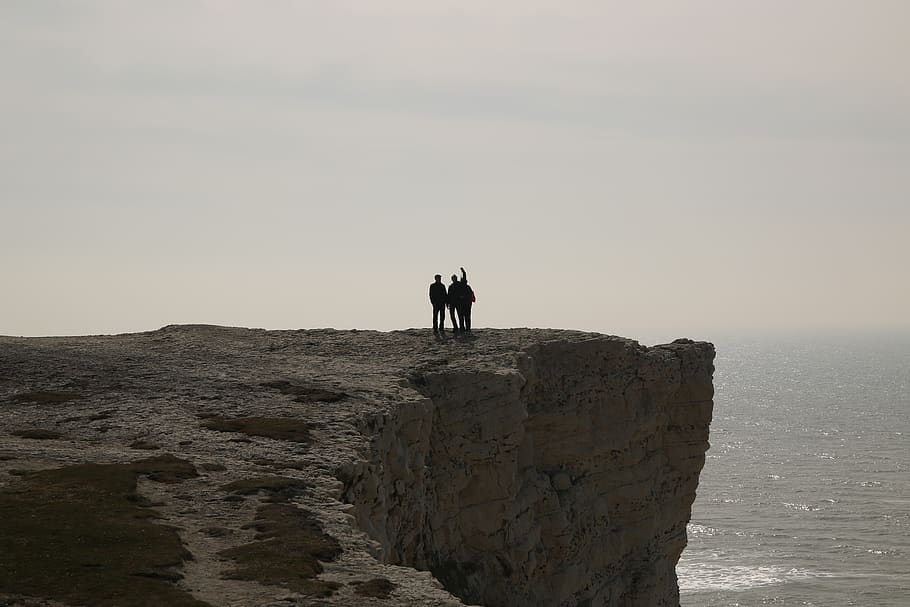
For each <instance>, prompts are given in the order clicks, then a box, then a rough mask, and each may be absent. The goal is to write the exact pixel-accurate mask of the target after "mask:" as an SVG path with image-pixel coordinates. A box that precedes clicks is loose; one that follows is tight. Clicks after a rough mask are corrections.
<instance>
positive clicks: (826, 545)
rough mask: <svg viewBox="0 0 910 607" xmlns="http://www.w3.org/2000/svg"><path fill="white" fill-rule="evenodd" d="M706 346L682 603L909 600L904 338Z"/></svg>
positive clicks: (907, 353)
mask: <svg viewBox="0 0 910 607" xmlns="http://www.w3.org/2000/svg"><path fill="white" fill-rule="evenodd" d="M716 346H717V359H716V362H715V365H716V371H715V375H714V381H715V388H716V393H715V408H714V421H713V422H712V425H711V449H710V450H709V451H708V457H707V461H706V463H705V468H704V470H703V472H702V475H701V480H700V484H699V488H698V497H697V499H696V502H695V505H694V507H693V513H692V522H691V524H690V525H689V529H688V531H689V545H688V547H687V548H686V550H685V552H684V553H683V555H682V558H681V559H680V562H679V564H678V567H677V573H678V577H679V585H680V592H681V595H682V596H681V603H682V605H683V607H714V606H724V607H730V606H739V607H751V606H753V605H786V606H790V605H792V606H797V605H799V606H816V607H843V606H845V605H859V606H863V607H873V606H874V607H907V606H910V335H901V336H887V337H885V336H878V337H850V338H847V337H839V338H834V337H829V338H820V337H814V338H803V339H796V338H788V339H766V340H745V339H741V340H730V341H726V342H725V341H718V342H716Z"/></svg>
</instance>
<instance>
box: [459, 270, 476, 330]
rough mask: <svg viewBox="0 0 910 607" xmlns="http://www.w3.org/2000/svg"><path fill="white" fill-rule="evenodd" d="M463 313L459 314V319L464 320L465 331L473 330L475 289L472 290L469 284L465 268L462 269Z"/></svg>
mask: <svg viewBox="0 0 910 607" xmlns="http://www.w3.org/2000/svg"><path fill="white" fill-rule="evenodd" d="M460 286H461V292H462V293H461V294H462V297H461V311H460V312H459V314H458V316H459V318H462V319H463V320H464V327H463V329H464V330H465V331H470V330H471V307H472V306H473V305H474V289H472V288H471V285H469V284H468V275H467V273H466V272H465V271H464V268H461V285H460Z"/></svg>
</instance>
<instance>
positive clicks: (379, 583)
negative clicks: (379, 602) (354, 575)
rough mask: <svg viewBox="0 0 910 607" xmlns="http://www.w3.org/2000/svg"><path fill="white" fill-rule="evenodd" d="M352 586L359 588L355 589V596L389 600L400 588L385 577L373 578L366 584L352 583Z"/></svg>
mask: <svg viewBox="0 0 910 607" xmlns="http://www.w3.org/2000/svg"><path fill="white" fill-rule="evenodd" d="M351 584H355V585H356V586H357V587H356V588H355V589H354V594H359V595H360V596H369V597H373V598H376V599H387V598H389V595H391V594H392V591H393V590H395V589H396V588H398V584H394V583H392V582H390V581H389V580H387V579H385V578H384V577H377V578H373V579H372V580H369V581H366V582H351Z"/></svg>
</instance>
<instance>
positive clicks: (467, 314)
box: [464, 302, 471, 331]
mask: <svg viewBox="0 0 910 607" xmlns="http://www.w3.org/2000/svg"><path fill="white" fill-rule="evenodd" d="M464 330H465V331H470V330H471V302H468V303H466V304H465V306H464Z"/></svg>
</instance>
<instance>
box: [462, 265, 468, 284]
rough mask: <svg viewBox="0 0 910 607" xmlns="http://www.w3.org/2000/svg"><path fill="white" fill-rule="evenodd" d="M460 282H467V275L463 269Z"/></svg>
mask: <svg viewBox="0 0 910 607" xmlns="http://www.w3.org/2000/svg"><path fill="white" fill-rule="evenodd" d="M461 282H464V283H467V282H468V275H467V274H466V273H465V271H464V268H461Z"/></svg>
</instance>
